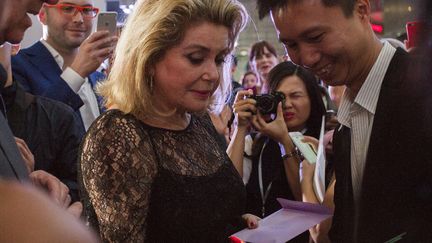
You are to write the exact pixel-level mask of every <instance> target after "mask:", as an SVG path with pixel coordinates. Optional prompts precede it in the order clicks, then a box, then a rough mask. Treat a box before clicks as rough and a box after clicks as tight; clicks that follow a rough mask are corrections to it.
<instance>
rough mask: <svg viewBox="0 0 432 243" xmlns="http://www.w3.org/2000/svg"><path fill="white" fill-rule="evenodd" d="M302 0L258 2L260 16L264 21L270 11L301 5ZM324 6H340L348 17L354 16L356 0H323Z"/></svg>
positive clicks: (259, 0)
mask: <svg viewBox="0 0 432 243" xmlns="http://www.w3.org/2000/svg"><path fill="white" fill-rule="evenodd" d="M301 1H302V0H257V7H258V15H259V18H260V19H263V18H264V17H265V16H267V14H269V13H270V10H272V9H274V8H283V7H286V6H288V5H289V4H295V3H300V2H301ZM321 2H322V3H323V5H324V6H326V7H334V6H340V7H341V8H342V10H343V12H344V14H345V16H346V17H349V16H352V14H353V11H354V5H355V2H356V0H321Z"/></svg>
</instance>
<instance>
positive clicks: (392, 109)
mask: <svg viewBox="0 0 432 243" xmlns="http://www.w3.org/2000/svg"><path fill="white" fill-rule="evenodd" d="M412 65H415V60H413V59H412V58H411V57H409V56H408V54H407V53H406V52H404V51H403V50H402V49H398V50H397V51H396V53H395V55H394V57H393V59H392V61H391V63H390V65H389V68H388V70H387V72H386V75H385V78H384V81H383V84H382V87H381V91H380V95H379V99H378V104H377V109H376V113H375V117H374V123H373V127H372V133H371V137H370V144H369V150H368V154H367V158H366V164H365V169H364V174H363V181H362V189H361V193H360V199H359V201H358V202H357V204H356V206H357V210H358V220H357V233H356V234H355V233H354V203H353V191H352V184H351V166H350V152H349V151H350V145H349V144H350V140H349V139H350V136H344V134H346V133H344V129H346V128H343V129H342V130H341V131H338V132H335V135H334V140H333V142H334V150H335V151H334V152H335V156H334V157H335V172H336V186H335V199H334V200H335V206H336V208H335V213H334V218H333V226H332V229H331V232H330V237H331V239H332V241H333V242H354V237H355V235H356V237H355V238H356V240H357V242H385V241H387V240H390V239H393V238H395V237H398V236H401V241H400V242H428V241H430V240H432V153H431V151H432V142H431V141H432V139H431V138H432V129H431V127H432V118H431V115H430V113H431V110H432V109H431V108H432V105H431V104H432V98H431V95H430V92H431V91H432V89H431V85H430V82H429V80H427V78H426V79H425V78H423V77H420V75H418V73H415V72H410V71H408V70H412V69H411V68H410V67H411V66H412Z"/></svg>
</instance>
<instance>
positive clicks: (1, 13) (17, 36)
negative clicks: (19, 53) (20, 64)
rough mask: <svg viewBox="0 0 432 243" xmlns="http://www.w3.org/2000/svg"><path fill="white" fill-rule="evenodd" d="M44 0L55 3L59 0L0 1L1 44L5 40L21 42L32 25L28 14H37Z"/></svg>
mask: <svg viewBox="0 0 432 243" xmlns="http://www.w3.org/2000/svg"><path fill="white" fill-rule="evenodd" d="M44 2H47V3H50V4H54V3H56V2H57V0H45V1H42V0H3V1H1V2H0V45H1V44H3V43H4V42H5V41H8V42H11V43H19V42H20V41H21V40H22V38H23V36H24V31H25V30H26V29H27V28H29V27H30V26H31V24H32V23H31V19H30V17H29V16H28V15H27V13H30V14H37V13H38V12H39V9H40V8H41V6H42V4H43V3H44Z"/></svg>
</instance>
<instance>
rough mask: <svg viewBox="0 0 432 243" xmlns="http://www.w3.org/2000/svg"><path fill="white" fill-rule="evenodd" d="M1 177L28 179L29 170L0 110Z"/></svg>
mask: <svg viewBox="0 0 432 243" xmlns="http://www.w3.org/2000/svg"><path fill="white" fill-rule="evenodd" d="M0 178H2V179H18V180H20V181H26V180H28V171H27V169H26V167H25V163H24V161H23V159H22V157H21V154H20V152H19V151H18V147H17V145H16V143H15V139H14V137H13V135H12V132H11V130H10V129H9V126H8V124H7V122H6V119H5V118H4V116H3V114H2V113H1V112H0Z"/></svg>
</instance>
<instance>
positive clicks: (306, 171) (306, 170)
mask: <svg viewBox="0 0 432 243" xmlns="http://www.w3.org/2000/svg"><path fill="white" fill-rule="evenodd" d="M300 168H301V169H300V170H301V174H302V182H303V181H308V182H311V183H312V181H313V176H314V172H315V164H311V163H310V162H309V161H307V160H306V159H305V160H303V161H302V163H301V167H300Z"/></svg>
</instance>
